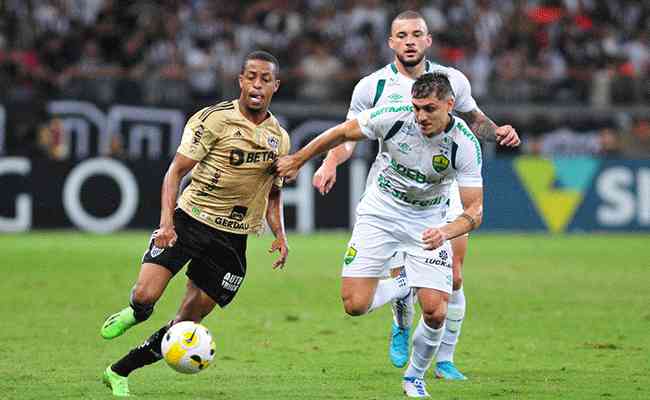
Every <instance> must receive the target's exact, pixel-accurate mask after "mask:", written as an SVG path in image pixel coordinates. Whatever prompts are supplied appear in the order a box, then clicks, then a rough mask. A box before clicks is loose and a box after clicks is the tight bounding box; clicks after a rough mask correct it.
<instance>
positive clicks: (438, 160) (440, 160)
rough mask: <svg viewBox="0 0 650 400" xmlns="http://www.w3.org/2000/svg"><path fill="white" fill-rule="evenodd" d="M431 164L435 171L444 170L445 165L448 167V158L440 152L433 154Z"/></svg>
mask: <svg viewBox="0 0 650 400" xmlns="http://www.w3.org/2000/svg"><path fill="white" fill-rule="evenodd" d="M431 164H432V165H433V169H434V170H436V172H442V171H444V170H446V169H447V167H449V159H448V158H447V157H445V156H444V155H442V154H438V155H435V156H433V159H432V160H431Z"/></svg>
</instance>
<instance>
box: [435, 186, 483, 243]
mask: <svg viewBox="0 0 650 400" xmlns="http://www.w3.org/2000/svg"><path fill="white" fill-rule="evenodd" d="M459 189H460V199H461V201H462V203H463V207H464V208H465V211H464V212H463V213H462V214H461V215H460V216H458V218H456V219H455V220H453V221H452V222H450V223H448V224H447V225H445V226H443V227H441V228H430V229H427V230H425V231H424V232H423V233H422V241H423V242H424V248H425V250H433V249H437V248H438V247H440V246H442V244H443V243H444V242H445V241H446V240H450V239H454V238H457V237H459V236H461V235H464V234H466V233H468V232H470V231H472V230H474V229H476V228H478V227H479V226H480V225H481V222H483V188H482V187H460V188H459Z"/></svg>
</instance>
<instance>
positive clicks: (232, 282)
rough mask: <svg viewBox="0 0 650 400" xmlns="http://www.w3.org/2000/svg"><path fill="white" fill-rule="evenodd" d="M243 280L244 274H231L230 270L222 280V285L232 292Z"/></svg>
mask: <svg viewBox="0 0 650 400" xmlns="http://www.w3.org/2000/svg"><path fill="white" fill-rule="evenodd" d="M243 280H244V277H243V276H239V275H235V274H231V273H230V272H228V273H227V274H226V275H225V276H224V277H223V280H222V281H221V287H223V288H224V289H226V290H229V291H231V292H236V291H237V289H239V286H240V285H241V283H242V281H243Z"/></svg>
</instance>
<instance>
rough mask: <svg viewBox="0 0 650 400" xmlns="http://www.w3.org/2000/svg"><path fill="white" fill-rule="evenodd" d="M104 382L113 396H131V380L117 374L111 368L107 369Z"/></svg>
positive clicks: (103, 377)
mask: <svg viewBox="0 0 650 400" xmlns="http://www.w3.org/2000/svg"><path fill="white" fill-rule="evenodd" d="M102 382H104V385H106V386H107V387H108V388H109V389H111V391H112V392H113V396H118V397H128V396H129V378H127V377H125V376H120V375H118V374H117V373H115V372H114V371H113V370H112V369H111V366H110V365H109V366H108V367H106V370H105V371H104V375H103V376H102Z"/></svg>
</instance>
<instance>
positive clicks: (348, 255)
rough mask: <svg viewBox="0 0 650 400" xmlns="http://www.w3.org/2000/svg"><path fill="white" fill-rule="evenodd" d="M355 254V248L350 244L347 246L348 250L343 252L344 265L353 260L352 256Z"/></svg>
mask: <svg viewBox="0 0 650 400" xmlns="http://www.w3.org/2000/svg"><path fill="white" fill-rule="evenodd" d="M356 256H357V249H355V248H354V247H352V246H350V247H348V251H346V252H345V257H343V262H344V263H345V265H349V264H350V263H352V261H354V258H355V257H356Z"/></svg>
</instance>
